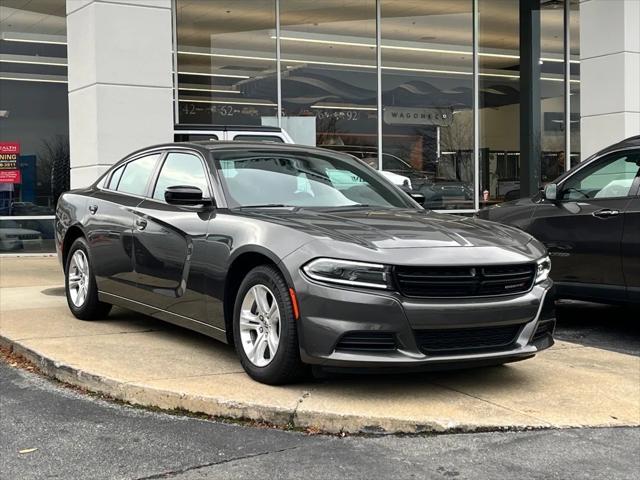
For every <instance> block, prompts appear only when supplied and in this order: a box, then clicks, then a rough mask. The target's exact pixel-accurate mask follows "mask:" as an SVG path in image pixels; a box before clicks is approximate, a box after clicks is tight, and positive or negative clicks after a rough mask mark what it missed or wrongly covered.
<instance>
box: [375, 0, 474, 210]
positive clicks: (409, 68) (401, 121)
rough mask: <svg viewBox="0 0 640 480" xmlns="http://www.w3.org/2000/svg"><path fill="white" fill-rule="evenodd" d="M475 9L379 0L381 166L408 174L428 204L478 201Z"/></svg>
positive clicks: (470, 205) (462, 3) (466, 205)
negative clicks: (474, 146) (474, 87)
mask: <svg viewBox="0 0 640 480" xmlns="http://www.w3.org/2000/svg"><path fill="white" fill-rule="evenodd" d="M472 9H473V3H472V2H471V1H470V0H469V1H466V0H458V1H456V2H446V3H443V2H442V1H441V0H423V1H421V2H407V1H403V0H383V1H382V4H381V13H382V15H381V16H382V19H381V20H382V32H381V42H382V44H381V48H382V52H381V53H382V109H383V118H382V148H383V155H382V170H383V171H385V170H388V171H390V172H392V173H394V174H396V175H401V176H403V177H405V178H407V180H408V182H407V183H408V185H409V186H410V187H411V189H412V190H413V191H415V192H419V193H422V194H423V195H424V196H425V198H426V202H425V207H426V208H430V209H437V210H445V209H446V210H449V209H474V208H475V196H476V193H475V191H474V189H475V187H474V183H475V182H474V177H475V173H474V172H475V167H474V155H473V138H474V128H473V56H472V51H473V10H472ZM400 163H402V164H403V165H406V166H407V167H405V168H402V169H401V168H398V165H399V164H400Z"/></svg>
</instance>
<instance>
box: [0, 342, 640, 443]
mask: <svg viewBox="0 0 640 480" xmlns="http://www.w3.org/2000/svg"><path fill="white" fill-rule="evenodd" d="M0 347H4V348H6V349H8V350H10V351H11V352H13V353H14V354H16V355H18V356H20V357H23V358H25V359H26V360H28V361H30V362H31V363H33V364H34V365H36V366H37V367H38V369H39V370H40V371H41V372H42V373H43V374H45V375H47V376H48V377H51V378H54V379H56V380H59V381H60V382H63V383H66V384H69V385H72V386H75V387H79V388H82V389H85V390H88V391H90V392H94V393H99V394H102V395H105V396H108V397H110V398H112V399H115V400H119V401H124V402H127V403H129V404H132V405H139V406H143V407H151V408H159V409H162V410H183V411H186V412H190V413H194V414H206V415H211V416H213V417H218V418H221V419H232V420H238V421H248V422H259V423H266V424H270V425H273V426H276V427H280V428H295V429H302V430H304V429H311V430H312V431H314V432H322V433H342V432H344V433H349V434H420V433H422V434H424V433H470V432H480V431H482V432H486V431H522V430H543V429H550V428H576V427H587V426H589V427H619V426H625V425H623V424H621V423H620V422H612V423H610V424H609V423H598V424H596V425H587V424H575V423H569V424H566V425H565V424H557V423H547V422H540V421H537V422H532V424H527V423H515V422H511V423H506V424H505V423H503V424H491V423H483V422H478V423H473V422H465V423H462V422H455V421H451V420H450V419H438V418H434V419H430V420H429V421H426V422H421V423H416V422H415V421H411V420H410V419H407V418H398V417H389V416H378V415H355V414H351V413H349V414H340V413H336V412H335V411H322V410H308V409H304V408H303V409H299V407H300V406H301V405H302V404H303V402H304V399H305V398H306V397H307V396H309V395H310V394H309V393H308V392H303V393H302V395H301V397H300V398H299V399H298V402H297V404H296V405H295V406H292V407H291V408H288V407H279V406H275V405H264V404H257V403H251V402H246V401H234V400H229V399H221V398H217V397H215V396H211V395H195V394H186V393H180V392H177V391H171V390H165V389H159V388H157V387H153V386H150V385H145V384H144V383H143V382H124V381H119V380H117V379H114V378H110V377H107V376H103V375H98V374H95V373H92V372H89V371H85V370H83V369H82V368H80V367H77V366H74V365H69V364H65V363H62V362H59V361H56V360H55V359H52V358H48V357H46V356H44V355H42V354H41V353H39V352H37V351H36V350H33V349H31V348H29V347H27V346H25V345H23V344H21V343H20V342H19V341H16V340H11V339H9V338H7V337H5V336H2V335H0ZM633 425H636V424H635V423H631V424H629V425H628V426H633Z"/></svg>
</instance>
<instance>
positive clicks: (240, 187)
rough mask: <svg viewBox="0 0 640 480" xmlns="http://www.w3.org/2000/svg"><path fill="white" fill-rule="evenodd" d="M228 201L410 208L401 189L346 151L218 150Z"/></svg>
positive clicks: (308, 205) (299, 205) (291, 204)
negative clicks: (346, 153)
mask: <svg viewBox="0 0 640 480" xmlns="http://www.w3.org/2000/svg"><path fill="white" fill-rule="evenodd" d="M216 159H217V160H218V164H217V168H218V169H219V171H220V177H221V178H222V180H223V184H224V187H225V190H226V193H227V197H228V201H229V203H230V205H232V206H235V207H238V206H255V205H272V204H277V205H286V206H294V207H308V208H313V207H318V208H323V207H357V206H358V205H363V204H364V205H373V206H379V207H400V208H411V207H412V205H411V204H410V203H409V201H408V199H407V198H406V197H405V195H404V194H403V193H402V192H399V191H396V190H395V189H392V188H391V187H389V186H388V185H387V183H386V182H383V181H382V180H381V179H380V178H378V176H377V175H376V174H375V172H372V171H371V170H370V169H369V168H368V167H366V166H365V165H362V163H361V162H359V161H358V160H356V159H354V158H353V157H351V156H349V155H339V154H336V155H335V156H324V155H322V156H321V155H317V154H312V153H306V152H290V151H283V152H261V151H236V152H220V153H216Z"/></svg>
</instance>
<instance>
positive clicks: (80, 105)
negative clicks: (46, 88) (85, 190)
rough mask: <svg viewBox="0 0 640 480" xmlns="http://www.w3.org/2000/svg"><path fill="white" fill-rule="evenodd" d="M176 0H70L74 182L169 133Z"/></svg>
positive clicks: (81, 181) (81, 183) (89, 178)
mask: <svg viewBox="0 0 640 480" xmlns="http://www.w3.org/2000/svg"><path fill="white" fill-rule="evenodd" d="M171 32H172V21H171V0H108V1H102V0H67V42H68V62H69V68H68V78H69V84H68V87H69V141H70V149H71V187H72V188H78V187H82V186H86V185H89V184H90V183H91V182H93V181H94V180H95V179H96V178H97V177H98V176H99V175H100V174H101V173H103V172H104V171H105V170H106V169H107V168H108V167H109V166H110V165H112V164H113V163H115V162H116V161H118V160H119V159H120V158H122V157H123V156H125V155H126V154H127V153H129V152H132V151H134V150H136V149H138V148H142V147H145V146H148V145H152V144H156V143H162V142H168V141H171V140H172V132H173V107H172V102H173V88H172V85H173V77H172V73H171V71H172V54H171V51H172V33H171Z"/></svg>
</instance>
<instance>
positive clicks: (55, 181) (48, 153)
mask: <svg viewBox="0 0 640 480" xmlns="http://www.w3.org/2000/svg"><path fill="white" fill-rule="evenodd" d="M40 163H41V165H42V168H43V169H46V168H47V167H48V168H49V175H50V179H51V192H50V193H51V196H52V197H53V205H55V204H56V203H57V202H58V197H59V196H60V195H61V194H62V193H63V192H66V191H67V190H69V183H70V182H69V179H70V174H71V162H70V155H69V137H67V136H64V135H55V136H53V137H50V138H48V139H45V140H43V141H42V154H41V158H40ZM42 173H43V174H45V173H46V172H44V171H43V172H42Z"/></svg>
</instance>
